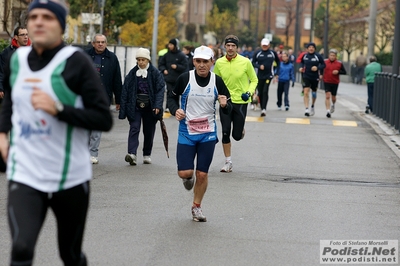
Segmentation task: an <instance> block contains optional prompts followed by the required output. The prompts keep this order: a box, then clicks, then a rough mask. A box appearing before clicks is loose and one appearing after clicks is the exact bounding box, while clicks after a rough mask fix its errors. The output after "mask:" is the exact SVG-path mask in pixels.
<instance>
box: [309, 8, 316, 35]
mask: <svg viewBox="0 0 400 266" xmlns="http://www.w3.org/2000/svg"><path fill="white" fill-rule="evenodd" d="M314 7H315V0H311V25H310V42H313V41H314V9H315V8H314Z"/></svg>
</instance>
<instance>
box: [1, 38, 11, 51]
mask: <svg viewBox="0 0 400 266" xmlns="http://www.w3.org/2000/svg"><path fill="white" fill-rule="evenodd" d="M9 45H10V42H9V41H6V40H2V39H0V51H3V50H4V49H5V48H6V47H7V46H9Z"/></svg>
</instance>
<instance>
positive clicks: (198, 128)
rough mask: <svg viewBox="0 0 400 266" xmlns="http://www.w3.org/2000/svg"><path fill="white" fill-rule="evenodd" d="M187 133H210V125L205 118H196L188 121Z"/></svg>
mask: <svg viewBox="0 0 400 266" xmlns="http://www.w3.org/2000/svg"><path fill="white" fill-rule="evenodd" d="M188 125H189V131H190V132H191V133H195V132H196V133H206V132H211V129H210V124H209V123H208V119H207V118H197V119H193V120H190V121H188Z"/></svg>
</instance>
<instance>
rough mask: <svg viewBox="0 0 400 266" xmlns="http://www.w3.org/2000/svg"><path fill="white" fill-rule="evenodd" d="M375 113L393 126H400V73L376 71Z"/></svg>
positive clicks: (396, 127)
mask: <svg viewBox="0 0 400 266" xmlns="http://www.w3.org/2000/svg"><path fill="white" fill-rule="evenodd" d="M374 83H375V84H374V98H373V111H374V112H373V113H374V114H375V115H376V116H377V117H379V118H381V119H382V120H384V121H385V122H387V123H388V124H390V125H391V126H393V127H394V128H395V129H396V130H399V128H400V75H396V74H392V73H388V72H379V73H375V82H374Z"/></svg>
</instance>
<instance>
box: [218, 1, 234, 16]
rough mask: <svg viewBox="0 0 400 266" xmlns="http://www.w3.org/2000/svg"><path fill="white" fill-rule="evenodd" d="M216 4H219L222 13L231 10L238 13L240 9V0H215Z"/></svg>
mask: <svg viewBox="0 0 400 266" xmlns="http://www.w3.org/2000/svg"><path fill="white" fill-rule="evenodd" d="M214 5H217V7H218V9H219V10H220V12H221V13H223V12H225V11H231V12H232V13H233V14H236V13H237V12H238V10H239V7H238V0H214Z"/></svg>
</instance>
